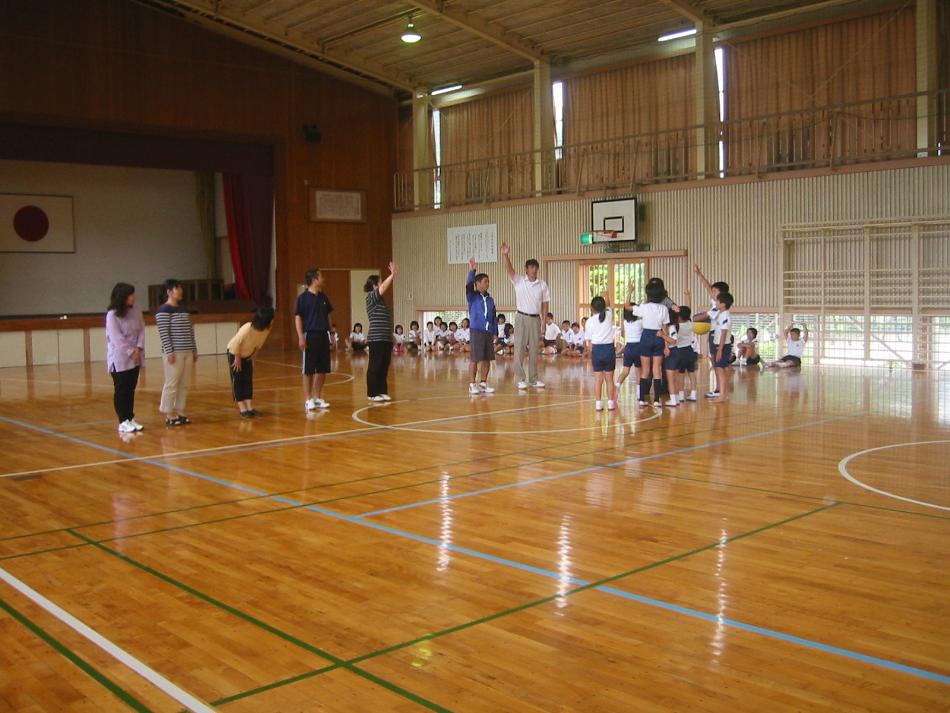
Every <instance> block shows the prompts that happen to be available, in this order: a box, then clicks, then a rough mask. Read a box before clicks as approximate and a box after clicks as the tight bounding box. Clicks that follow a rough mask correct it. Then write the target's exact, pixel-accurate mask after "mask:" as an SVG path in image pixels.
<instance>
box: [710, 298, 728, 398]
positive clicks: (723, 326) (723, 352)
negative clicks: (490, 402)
mask: <svg viewBox="0 0 950 713" xmlns="http://www.w3.org/2000/svg"><path fill="white" fill-rule="evenodd" d="M730 307H732V295H730V294H729V293H728V292H720V293H719V298H718V300H717V302H716V308H717V313H716V316H715V317H713V320H712V330H713V332H712V337H713V349H714V351H713V354H714V355H715V356H714V359H713V367H714V368H715V369H716V382H717V383H718V385H719V391H720V393H719V398H718V399H717V400H716V403H728V402H729V394H730V391H731V388H732V386H731V383H730V378H731V376H732V374H731V372H730V370H729V364H730V358H731V356H732V330H731V327H730V323H729V320H730V317H731V315H730V314H729V308H730Z"/></svg>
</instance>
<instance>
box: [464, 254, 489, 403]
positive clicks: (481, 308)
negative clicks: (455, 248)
mask: <svg viewBox="0 0 950 713" xmlns="http://www.w3.org/2000/svg"><path fill="white" fill-rule="evenodd" d="M468 266H469V267H470V268H471V269H470V270H469V271H468V281H467V282H466V283H465V297H466V299H467V300H468V321H469V328H470V329H471V340H472V341H471V345H470V346H471V351H470V352H469V355H470V356H471V361H472V363H471V365H470V366H469V367H468V381H469V384H468V393H470V394H472V395H473V396H474V395H477V394H492V393H494V392H495V390H494V389H493V388H492V387H490V386H489V385H488V383H487V382H488V372H489V370H490V369H491V363H492V362H493V361H495V346H494V337H495V300H494V298H493V297H492V296H491V295H490V294H488V275H486V274H485V273H484V272H480V273H478V274H477V275H476V274H475V268H476V267H477V266H478V263H477V262H475V258H472V259H471V260H469V261H468ZM479 367H481V376H482V378H481V379H480V380H479V379H476V377H477V376H478V372H479Z"/></svg>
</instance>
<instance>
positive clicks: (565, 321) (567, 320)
mask: <svg viewBox="0 0 950 713" xmlns="http://www.w3.org/2000/svg"><path fill="white" fill-rule="evenodd" d="M561 324H566V325H567V326H568V327H570V326H571V320H569V319H565V320H564V321H563V322H561Z"/></svg>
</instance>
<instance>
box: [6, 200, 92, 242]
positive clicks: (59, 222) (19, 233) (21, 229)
mask: <svg viewBox="0 0 950 713" xmlns="http://www.w3.org/2000/svg"><path fill="white" fill-rule="evenodd" d="M0 252H4V253H73V252H76V240H75V236H74V234H73V199H72V196H37V195H21V194H11V193H0Z"/></svg>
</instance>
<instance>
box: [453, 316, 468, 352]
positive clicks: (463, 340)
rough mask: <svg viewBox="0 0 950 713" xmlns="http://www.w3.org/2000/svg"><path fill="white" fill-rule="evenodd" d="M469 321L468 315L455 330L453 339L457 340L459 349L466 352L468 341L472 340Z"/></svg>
mask: <svg viewBox="0 0 950 713" xmlns="http://www.w3.org/2000/svg"><path fill="white" fill-rule="evenodd" d="M470 325H471V322H470V321H469V319H468V317H466V318H465V319H463V320H462V324H461V325H460V326H459V328H458V329H457V330H456V332H455V341H456V342H458V345H459V351H460V352H467V351H468V343H469V342H470V341H472V330H471V328H470Z"/></svg>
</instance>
